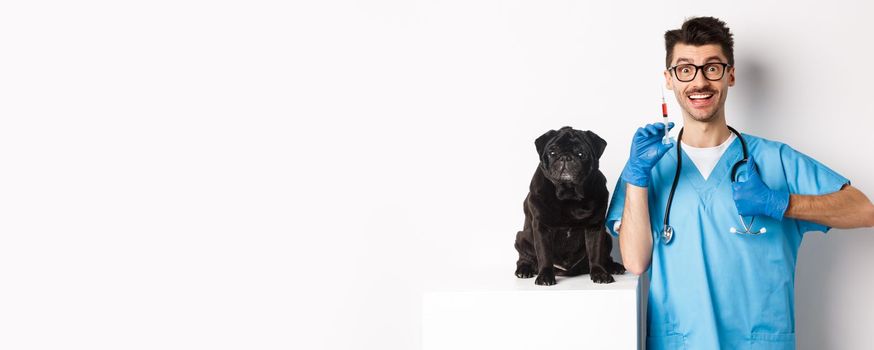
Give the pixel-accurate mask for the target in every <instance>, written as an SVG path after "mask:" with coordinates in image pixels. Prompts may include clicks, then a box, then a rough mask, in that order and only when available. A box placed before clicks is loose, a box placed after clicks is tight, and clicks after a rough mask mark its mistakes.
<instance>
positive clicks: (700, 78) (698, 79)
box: [689, 68, 710, 88]
mask: <svg viewBox="0 0 874 350" xmlns="http://www.w3.org/2000/svg"><path fill="white" fill-rule="evenodd" d="M689 85H692V86H691V87H693V88H701V87H705V86H708V85H710V80H707V78H705V77H704V69H703V68H702V69H699V70H698V73H697V74H695V78H694V79H692V81H690V82H689Z"/></svg>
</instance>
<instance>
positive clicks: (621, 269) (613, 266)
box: [607, 261, 625, 275]
mask: <svg viewBox="0 0 874 350" xmlns="http://www.w3.org/2000/svg"><path fill="white" fill-rule="evenodd" d="M607 272H609V273H610V274H611V275H623V274H625V266H623V265H622V264H620V263H618V262H615V261H611V262H610V263H609V264H607Z"/></svg>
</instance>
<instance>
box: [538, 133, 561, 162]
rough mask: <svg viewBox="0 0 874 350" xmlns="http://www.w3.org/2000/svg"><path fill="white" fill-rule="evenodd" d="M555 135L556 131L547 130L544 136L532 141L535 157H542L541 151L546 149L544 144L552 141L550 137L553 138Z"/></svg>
mask: <svg viewBox="0 0 874 350" xmlns="http://www.w3.org/2000/svg"><path fill="white" fill-rule="evenodd" d="M557 133H558V131H555V130H549V131H547V132H546V133H545V134H543V135H540V137H538V138H537V140H534V146H536V147H537V155H538V156H542V155H543V150H544V149H545V148H546V143H547V142H549V140H550V139H552V137H553V136H555V134H557Z"/></svg>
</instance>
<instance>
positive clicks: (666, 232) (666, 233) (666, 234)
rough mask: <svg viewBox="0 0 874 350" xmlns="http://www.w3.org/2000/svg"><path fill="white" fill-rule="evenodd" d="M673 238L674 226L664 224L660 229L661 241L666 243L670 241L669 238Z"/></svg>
mask: <svg viewBox="0 0 874 350" xmlns="http://www.w3.org/2000/svg"><path fill="white" fill-rule="evenodd" d="M673 238H674V228H673V227H670V226H667V225H665V228H664V229H663V230H662V243H664V244H668V243H671V239H673Z"/></svg>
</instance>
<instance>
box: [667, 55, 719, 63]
mask: <svg viewBox="0 0 874 350" xmlns="http://www.w3.org/2000/svg"><path fill="white" fill-rule="evenodd" d="M710 61H718V62H722V58H721V57H719V56H710V57H707V59H706V60H704V62H705V63H706V62H710ZM683 62H685V63H695V62H693V61H692V59H690V58H686V57H680V58H677V64H680V63H683Z"/></svg>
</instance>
